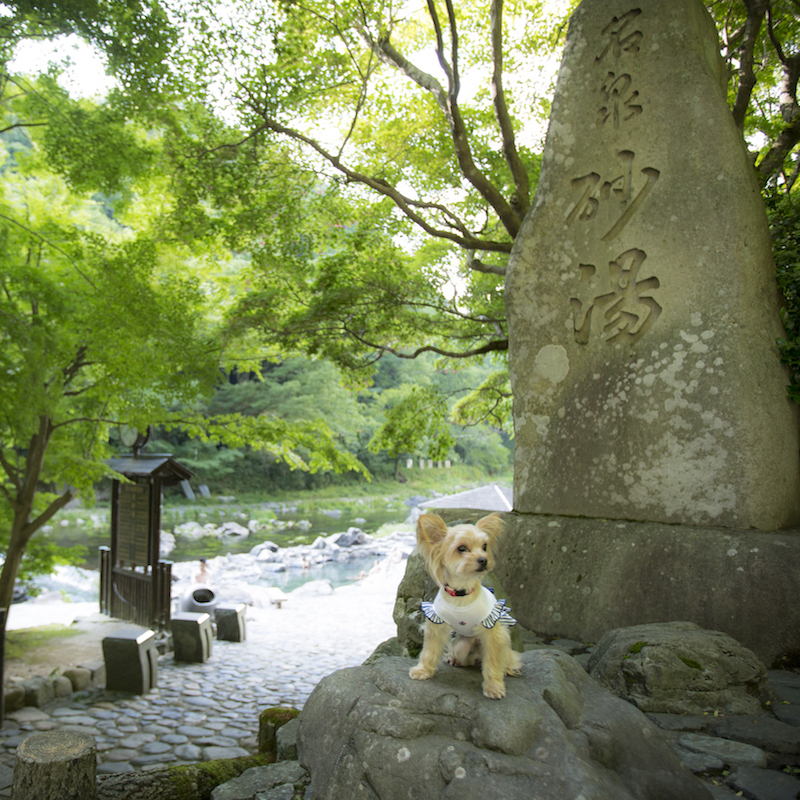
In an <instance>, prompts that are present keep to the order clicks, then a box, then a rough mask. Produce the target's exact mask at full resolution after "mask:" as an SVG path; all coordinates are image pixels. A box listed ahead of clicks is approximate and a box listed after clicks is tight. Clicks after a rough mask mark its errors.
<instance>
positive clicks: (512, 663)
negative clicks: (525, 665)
mask: <svg viewBox="0 0 800 800" xmlns="http://www.w3.org/2000/svg"><path fill="white" fill-rule="evenodd" d="M506 675H512V676H513V677H515V678H519V677H521V675H522V659H521V658H520V657H519V653H517V652H514V651H512V652H511V657H510V658H509V659H508V663H507V664H506Z"/></svg>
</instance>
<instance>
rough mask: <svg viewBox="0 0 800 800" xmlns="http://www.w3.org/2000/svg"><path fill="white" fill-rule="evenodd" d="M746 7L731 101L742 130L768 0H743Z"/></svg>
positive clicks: (753, 84)
mask: <svg viewBox="0 0 800 800" xmlns="http://www.w3.org/2000/svg"><path fill="white" fill-rule="evenodd" d="M744 5H745V8H746V9H747V19H746V21H745V24H744V32H743V34H742V43H741V44H740V45H739V48H738V49H739V69H738V75H739V88H738V89H737V91H736V99H735V100H734V103H733V121H734V122H735V123H736V127H737V128H738V129H739V130H740V131H743V130H744V121H745V117H746V115H747V109H748V107H749V105H750V97H751V96H752V94H753V87H755V85H756V75H755V69H754V53H755V47H756V42H757V40H758V32H759V30H761V24H762V22H763V21H764V16H765V15H766V13H767V7H768V5H769V0H744Z"/></svg>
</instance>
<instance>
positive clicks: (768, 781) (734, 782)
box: [725, 767, 800, 800]
mask: <svg viewBox="0 0 800 800" xmlns="http://www.w3.org/2000/svg"><path fill="white" fill-rule="evenodd" d="M725 782H726V783H727V784H728V785H729V786H730V787H732V788H733V789H734V791H736V792H744V795H745V797H749V798H752V800H794V798H796V797H797V796H798V794H800V781H799V780H797V778H795V777H793V776H791V775H787V774H786V773H784V772H777V771H776V770H774V769H757V768H755V767H739V768H738V769H737V770H736V771H735V772H734V773H732V774H731V775H730V776H729V777H728V778H726V780H725Z"/></svg>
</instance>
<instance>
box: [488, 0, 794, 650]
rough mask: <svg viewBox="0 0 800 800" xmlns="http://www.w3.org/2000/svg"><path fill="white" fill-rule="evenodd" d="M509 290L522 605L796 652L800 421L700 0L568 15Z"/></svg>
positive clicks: (512, 532)
mask: <svg viewBox="0 0 800 800" xmlns="http://www.w3.org/2000/svg"><path fill="white" fill-rule="evenodd" d="M506 298H507V306H508V319H509V332H510V351H509V358H510V372H511V382H512V387H513V392H514V422H515V429H516V441H515V470H514V510H515V512H516V513H514V514H509V515H505V516H506V522H507V534H506V537H505V547H506V548H507V550H508V552H509V553H512V554H513V558H508V559H506V560H505V561H502V560H501V562H500V563H499V564H498V575H499V577H500V579H501V580H502V581H503V584H504V585H505V586H506V587H507V590H508V592H509V600H510V605H511V607H512V608H513V609H514V612H515V616H517V617H518V618H519V619H520V621H521V622H522V623H523V624H524V625H526V627H529V628H532V629H534V630H537V631H539V632H542V633H550V634H553V635H561V636H569V637H573V638H575V637H577V638H583V639H585V640H588V641H596V640H597V637H599V636H600V635H602V634H603V633H604V632H605V631H607V630H609V629H611V628H616V627H622V626H627V625H634V624H639V623H643V622H661V621H669V620H675V619H680V620H691V621H693V622H695V623H697V624H698V625H700V626H701V627H703V628H707V629H711V630H722V631H725V632H726V633H728V634H730V635H731V636H733V637H734V638H736V639H738V640H739V641H741V642H742V643H743V644H745V645H746V646H748V647H750V648H751V649H753V650H754V651H755V652H756V653H757V654H758V655H759V657H761V658H763V659H764V660H765V661H766V662H767V663H768V664H769V663H771V661H772V660H773V659H775V658H776V657H778V656H779V655H781V654H786V653H788V652H795V653H797V655H798V656H799V657H800V612H798V611H797V604H796V602H795V600H794V599H793V598H795V597H796V586H797V583H798V581H800V538H799V537H798V535H797V531H795V530H791V526H794V525H797V524H798V521H799V519H800V516H799V515H800V469H799V466H798V415H797V410H796V408H795V407H793V406H792V405H791V404H790V402H789V401H788V399H787V396H786V390H785V386H786V384H787V382H788V379H787V376H786V374H785V372H784V370H783V368H782V366H781V364H780V362H779V358H778V353H777V351H776V338H778V337H779V336H780V335H781V334H782V329H781V324H780V317H779V312H778V308H779V298H778V292H777V288H776V283H775V278H774V265H773V261H772V256H771V251H770V242H769V231H768V228H767V222H766V216H765V213H764V208H763V205H762V201H761V197H760V193H759V188H758V185H757V182H756V179H755V176H754V171H753V169H752V165H751V163H750V162H749V160H748V156H747V152H746V149H745V146H744V144H743V141H742V137H741V134H740V133H739V132H738V131H737V130H736V128H735V126H734V123H733V121H732V117H731V113H730V111H729V109H728V107H727V104H726V94H725V69H724V65H723V63H722V60H721V58H720V54H719V45H718V38H717V32H716V28H715V26H714V24H713V22H712V20H711V18H710V16H709V15H708V13H707V12H706V10H705V8H704V7H703V4H702V3H701V1H700V0H672V1H671V2H669V3H665V2H663V1H662V0H583V2H582V3H581V4H580V6H579V7H578V9H577V10H576V11H575V13H574V15H573V17H572V20H571V22H570V27H569V33H568V36H567V42H566V46H565V50H564V56H563V60H562V63H561V68H560V70H559V74H558V84H557V88H556V92H555V97H554V100H553V108H552V114H551V118H550V125H549V129H548V134H547V141H546V145H545V151H544V157H543V162H542V169H541V179H540V182H539V186H538V189H537V193H536V197H535V200H534V203H533V206H532V208H531V210H530V212H529V214H528V215H527V217H526V219H525V221H524V223H523V225H522V228H521V230H520V233H519V234H518V236H517V239H516V241H515V244H514V249H513V252H512V255H511V261H510V266H509V271H508V276H507V279H506ZM763 531H776V533H774V534H772V533H770V534H767V533H762V532H763Z"/></svg>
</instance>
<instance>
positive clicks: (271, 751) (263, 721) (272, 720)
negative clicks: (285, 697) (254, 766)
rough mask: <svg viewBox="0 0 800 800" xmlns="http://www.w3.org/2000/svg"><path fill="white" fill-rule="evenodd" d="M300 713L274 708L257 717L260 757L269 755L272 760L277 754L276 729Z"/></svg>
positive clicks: (290, 709)
mask: <svg viewBox="0 0 800 800" xmlns="http://www.w3.org/2000/svg"><path fill="white" fill-rule="evenodd" d="M299 714H300V711H299V709H297V708H291V707H289V706H274V707H273V708H265V709H264V710H263V711H262V712H261V713H260V714H259V715H258V752H259V753H260V754H262V755H270V756H272V757H273V758H274V757H275V755H276V754H277V752H278V740H277V738H276V737H277V733H278V729H279V728H280V727H281V726H282V725H285V724H286V723H287V722H291V721H292V720H293V719H295V718H296V717H297V716H299Z"/></svg>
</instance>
